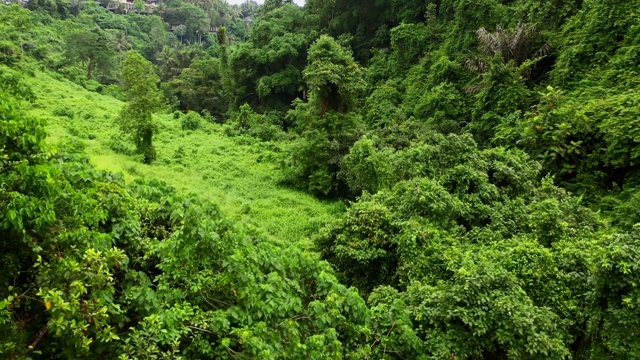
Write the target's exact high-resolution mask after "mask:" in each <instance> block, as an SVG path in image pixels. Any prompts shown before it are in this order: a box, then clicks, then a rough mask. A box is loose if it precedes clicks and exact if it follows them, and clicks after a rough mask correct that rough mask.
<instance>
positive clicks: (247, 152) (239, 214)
mask: <svg viewBox="0 0 640 360" xmlns="http://www.w3.org/2000/svg"><path fill="white" fill-rule="evenodd" d="M30 84H31V85H32V87H33V89H34V91H35V92H36V95H37V101H36V102H35V104H33V106H32V108H31V109H30V113H31V114H32V115H36V116H40V117H44V118H46V119H47V120H48V129H49V133H50V139H51V141H58V140H61V139H62V138H64V137H72V138H76V139H79V140H81V141H83V142H84V143H85V144H86V146H87V149H86V151H87V154H88V156H89V158H90V161H91V163H92V164H93V165H94V166H96V167H97V168H99V169H104V170H109V171H112V172H121V173H123V174H124V177H125V179H126V180H127V182H130V181H133V180H134V179H136V178H149V179H152V178H155V179H159V180H163V181H166V182H167V183H168V184H170V185H171V186H173V187H175V188H176V189H178V190H179V191H183V192H195V193H198V194H199V196H201V197H203V198H207V199H211V200H213V201H214V202H216V203H218V204H219V205H220V207H221V209H222V210H223V212H224V213H226V214H227V215H228V216H229V217H232V218H234V219H238V220H242V222H243V223H246V224H252V225H254V226H256V227H257V228H259V229H261V230H263V231H264V232H265V233H267V234H269V235H273V236H274V237H275V238H277V239H281V240H283V241H288V242H290V241H297V240H300V239H302V238H305V237H307V236H308V235H309V234H310V233H312V232H314V231H316V230H317V229H319V228H321V227H322V226H323V225H324V224H326V223H327V222H328V221H330V220H331V219H332V218H333V217H334V216H335V215H336V214H338V213H340V212H341V211H343V210H344V207H343V205H342V203H340V202H320V201H318V200H317V199H315V198H313V197H312V196H309V195H307V194H303V193H300V192H297V191H294V190H291V189H287V188H284V187H281V186H279V185H278V170H277V168H276V162H277V161H278V158H279V152H280V146H279V145H276V144H272V143H258V142H253V141H251V140H249V139H245V138H230V137H228V136H226V135H225V134H224V131H223V130H224V129H223V127H222V126H221V125H217V124H209V123H206V124H204V127H203V128H202V129H201V130H196V131H184V130H182V129H181V126H180V123H179V121H178V120H176V119H174V117H173V115H172V114H161V115H158V118H159V120H160V124H161V125H160V126H161V130H160V132H159V133H158V135H157V137H156V139H155V145H156V148H157V151H158V160H157V161H156V163H154V164H153V165H144V164H142V163H141V162H140V161H138V160H137V159H135V158H134V157H133V156H130V155H125V154H121V153H117V152H115V151H114V150H112V148H113V146H112V144H113V143H114V142H115V143H117V145H120V146H126V145H125V144H128V142H126V141H121V140H120V139H121V138H122V135H121V134H120V133H119V132H118V130H117V127H116V126H115V125H114V123H113V122H114V119H115V118H116V117H117V115H118V112H119V111H120V108H121V106H122V102H120V101H118V100H116V99H114V98H112V97H110V96H105V95H101V94H98V93H95V92H90V91H87V90H86V89H84V88H82V87H80V86H78V85H76V84H74V83H71V82H69V81H67V80H64V79H62V78H60V77H56V76H52V75H51V74H49V73H43V72H37V73H35V75H34V76H33V77H32V78H31V79H30Z"/></svg>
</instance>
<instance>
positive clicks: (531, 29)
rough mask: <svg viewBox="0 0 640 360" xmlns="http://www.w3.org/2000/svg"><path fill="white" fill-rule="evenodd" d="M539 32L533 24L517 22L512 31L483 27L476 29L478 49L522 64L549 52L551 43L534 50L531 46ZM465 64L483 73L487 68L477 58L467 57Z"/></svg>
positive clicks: (498, 27)
mask: <svg viewBox="0 0 640 360" xmlns="http://www.w3.org/2000/svg"><path fill="white" fill-rule="evenodd" d="M539 34H540V32H539V31H538V29H537V28H536V27H535V26H533V25H526V24H522V23H519V24H518V25H517V26H516V28H515V30H514V31H510V30H508V29H505V28H503V27H502V26H500V25H498V26H496V31H495V32H489V31H488V30H487V29H485V28H480V29H478V31H476V36H477V37H478V41H479V42H480V49H481V50H482V52H484V53H485V55H487V56H490V57H495V56H501V57H502V59H503V61H504V62H505V63H508V62H510V61H513V62H514V63H515V65H516V66H520V65H522V64H524V63H525V62H526V61H528V60H537V59H541V58H542V57H544V56H546V55H548V54H549V52H550V51H551V45H550V44H548V43H545V44H544V45H542V46H541V47H540V48H538V49H537V50H535V51H534V48H533V46H534V45H535V43H536V41H537V40H538V38H539ZM466 65H467V67H468V68H469V69H471V70H473V71H475V72H480V73H483V72H485V71H486V70H487V63H486V62H485V61H483V60H481V59H478V58H472V59H468V60H467V61H466Z"/></svg>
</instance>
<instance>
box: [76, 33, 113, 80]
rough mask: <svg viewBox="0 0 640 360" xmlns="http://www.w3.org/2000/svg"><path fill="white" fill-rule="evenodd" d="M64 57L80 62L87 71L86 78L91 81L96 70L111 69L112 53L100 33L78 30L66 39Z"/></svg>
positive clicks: (106, 40)
mask: <svg viewBox="0 0 640 360" xmlns="http://www.w3.org/2000/svg"><path fill="white" fill-rule="evenodd" d="M66 56H67V58H68V59H70V60H80V62H81V63H82V65H83V66H85V67H86V69H87V78H88V79H93V77H94V71H95V70H96V69H100V71H102V72H107V70H108V69H109V68H110V67H111V60H112V57H113V51H112V50H111V48H110V46H109V41H108V39H107V37H106V36H104V34H102V33H101V32H99V31H87V30H80V31H75V32H72V33H71V34H70V35H69V36H68V37H67V51H66Z"/></svg>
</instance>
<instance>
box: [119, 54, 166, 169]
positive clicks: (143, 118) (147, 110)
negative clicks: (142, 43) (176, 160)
mask: <svg viewBox="0 0 640 360" xmlns="http://www.w3.org/2000/svg"><path fill="white" fill-rule="evenodd" d="M122 81H123V90H124V93H125V95H126V96H127V98H128V100H129V101H128V103H127V104H126V105H125V106H124V107H123V109H122V111H121V112H120V116H119V118H118V123H119V124H118V125H119V126H120V130H121V131H122V132H123V133H124V134H127V135H129V136H130V137H131V138H132V140H133V141H134V142H135V144H136V147H137V149H138V152H140V153H141V154H143V156H144V162H145V163H147V164H149V163H151V162H152V161H153V160H154V159H155V157H156V153H155V149H154V148H153V134H154V132H155V131H156V128H157V125H156V123H155V122H154V121H153V117H152V113H153V112H154V111H156V110H158V109H159V108H161V107H162V103H163V99H162V94H161V93H160V90H159V89H158V83H159V82H160V78H159V77H158V75H157V74H156V73H155V72H154V71H153V65H152V64H151V63H150V62H149V61H147V60H146V59H145V58H144V57H142V55H140V54H139V53H137V52H134V51H130V52H128V53H127V54H126V55H125V59H124V62H123V63H122Z"/></svg>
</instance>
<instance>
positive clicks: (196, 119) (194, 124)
mask: <svg viewBox="0 0 640 360" xmlns="http://www.w3.org/2000/svg"><path fill="white" fill-rule="evenodd" d="M202 121H203V119H202V116H200V114H198V113H197V112H194V111H189V112H188V113H187V114H186V115H184V116H182V118H180V125H181V126H182V130H198V129H200V128H201V127H202Z"/></svg>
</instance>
